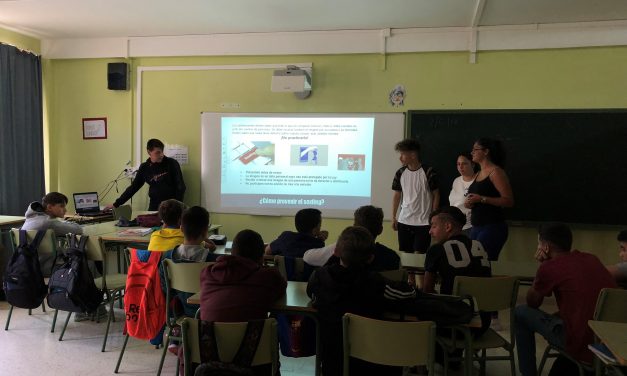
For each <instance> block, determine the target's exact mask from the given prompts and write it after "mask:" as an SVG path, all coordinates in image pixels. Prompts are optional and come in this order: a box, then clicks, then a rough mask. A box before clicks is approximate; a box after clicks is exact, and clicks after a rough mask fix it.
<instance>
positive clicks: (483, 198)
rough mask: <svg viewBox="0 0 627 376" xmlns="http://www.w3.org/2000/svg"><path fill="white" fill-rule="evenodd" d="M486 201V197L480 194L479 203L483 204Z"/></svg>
mask: <svg viewBox="0 0 627 376" xmlns="http://www.w3.org/2000/svg"><path fill="white" fill-rule="evenodd" d="M487 201H488V198H487V197H485V196H481V203H482V204H485V203H486V202H487Z"/></svg>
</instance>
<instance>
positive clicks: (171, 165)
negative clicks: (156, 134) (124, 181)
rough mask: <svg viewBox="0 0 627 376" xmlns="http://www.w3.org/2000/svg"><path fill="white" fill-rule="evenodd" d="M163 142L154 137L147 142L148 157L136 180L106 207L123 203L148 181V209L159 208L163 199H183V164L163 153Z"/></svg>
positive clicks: (138, 171)
mask: <svg viewBox="0 0 627 376" xmlns="http://www.w3.org/2000/svg"><path fill="white" fill-rule="evenodd" d="M163 148H164V145H163V142H161V141H160V140H157V139H156V138H152V139H150V140H148V143H147V144H146V150H147V151H148V156H149V157H150V158H148V159H147V160H146V161H145V162H144V163H142V164H141V165H140V166H139V169H138V170H137V175H136V176H135V180H133V182H132V183H131V185H130V186H129V187H128V188H126V190H125V191H124V192H123V193H122V195H121V196H120V197H119V198H118V199H117V200H115V202H114V203H113V204H110V205H107V206H106V207H105V209H111V208H114V207H116V208H117V207H118V206H120V205H123V204H124V203H125V202H126V201H128V199H130V198H131V197H133V195H134V194H135V193H136V192H137V191H138V190H139V189H140V188H141V187H142V186H143V185H144V183H147V184H148V185H149V186H150V189H149V190H148V197H149V198H150V204H149V205H148V210H150V211H152V210H157V209H158V208H159V204H160V203H161V201H165V200H169V199H171V198H173V199H176V200H179V201H183V195H184V194H185V182H184V181H183V174H182V173H181V166H180V165H179V163H178V162H177V161H176V160H175V159H173V158H168V157H166V156H165V155H164V154H163Z"/></svg>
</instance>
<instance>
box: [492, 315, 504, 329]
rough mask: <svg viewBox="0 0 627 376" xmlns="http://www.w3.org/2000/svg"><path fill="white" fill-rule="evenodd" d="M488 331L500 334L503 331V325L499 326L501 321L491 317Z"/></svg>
mask: <svg viewBox="0 0 627 376" xmlns="http://www.w3.org/2000/svg"><path fill="white" fill-rule="evenodd" d="M490 329H492V330H494V331H497V332H500V331H501V330H503V325H501V321H500V320H499V318H498V317H493V318H492V321H491V322H490Z"/></svg>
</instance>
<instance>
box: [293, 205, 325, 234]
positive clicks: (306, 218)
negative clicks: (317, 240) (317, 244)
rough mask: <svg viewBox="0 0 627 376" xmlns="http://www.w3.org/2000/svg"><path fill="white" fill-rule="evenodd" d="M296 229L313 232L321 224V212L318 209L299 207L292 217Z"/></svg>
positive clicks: (304, 232)
mask: <svg viewBox="0 0 627 376" xmlns="http://www.w3.org/2000/svg"><path fill="white" fill-rule="evenodd" d="M294 225H295V226H296V231H298V232H300V233H303V234H315V233H316V232H318V230H320V226H321V225H322V212H321V211H320V210H318V209H313V208H308V209H301V210H299V211H298V212H297V213H296V216H295V217H294Z"/></svg>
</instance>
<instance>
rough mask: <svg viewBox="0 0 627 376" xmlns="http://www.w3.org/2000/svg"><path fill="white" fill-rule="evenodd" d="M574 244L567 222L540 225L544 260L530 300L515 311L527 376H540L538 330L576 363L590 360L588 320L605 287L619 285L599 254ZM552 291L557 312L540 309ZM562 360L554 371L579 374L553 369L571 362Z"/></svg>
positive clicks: (540, 250)
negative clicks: (581, 248) (537, 364)
mask: <svg viewBox="0 0 627 376" xmlns="http://www.w3.org/2000/svg"><path fill="white" fill-rule="evenodd" d="M571 245H572V233H571V231H570V228H568V226H566V225H564V224H559V223H556V224H546V225H542V226H540V229H539V230H538V249H537V250H536V253H535V258H536V260H538V261H539V262H540V263H541V264H540V266H539V267H538V271H537V272H536V277H535V279H534V281H533V286H531V288H529V291H528V292H527V304H526V305H519V306H518V307H516V310H515V315H516V322H515V333H516V347H517V352H518V364H519V365H520V372H521V374H522V375H523V376H529V375H535V374H536V341H535V337H534V333H539V334H540V335H542V336H543V337H544V338H545V339H546V340H547V341H548V342H550V343H551V344H553V345H555V346H557V347H560V348H563V349H565V350H566V352H568V354H569V355H570V356H572V357H573V358H575V359H577V360H578V361H584V362H588V363H591V362H592V353H591V352H590V351H589V350H588V348H587V346H588V344H590V343H593V341H594V338H593V335H592V330H591V329H590V328H589V327H588V320H591V319H592V316H593V314H594V309H595V304H596V301H597V297H598V296H599V292H600V291H601V289H603V288H606V287H616V283H615V281H614V279H613V278H612V276H611V275H610V273H609V272H608V271H607V269H606V268H605V267H604V266H603V264H601V262H600V261H599V259H598V258H597V257H596V256H594V255H592V254H589V253H584V252H579V251H577V250H572V251H571ZM551 294H554V295H555V298H556V299H557V307H558V309H559V313H558V314H556V315H551V314H549V313H546V312H543V311H541V310H540V309H539V307H540V305H542V301H543V300H544V297H545V296H550V295H551ZM563 359H564V358H562V359H560V358H558V360H556V361H555V363H554V365H553V369H552V370H551V374H563V375H566V374H576V372H577V371H576V370H574V372H573V371H572V370H569V371H566V370H562V371H560V372H559V373H556V372H555V371H556V367H563V366H566V367H568V366H572V365H573V364H572V363H570V362H567V361H564V360H563Z"/></svg>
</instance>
